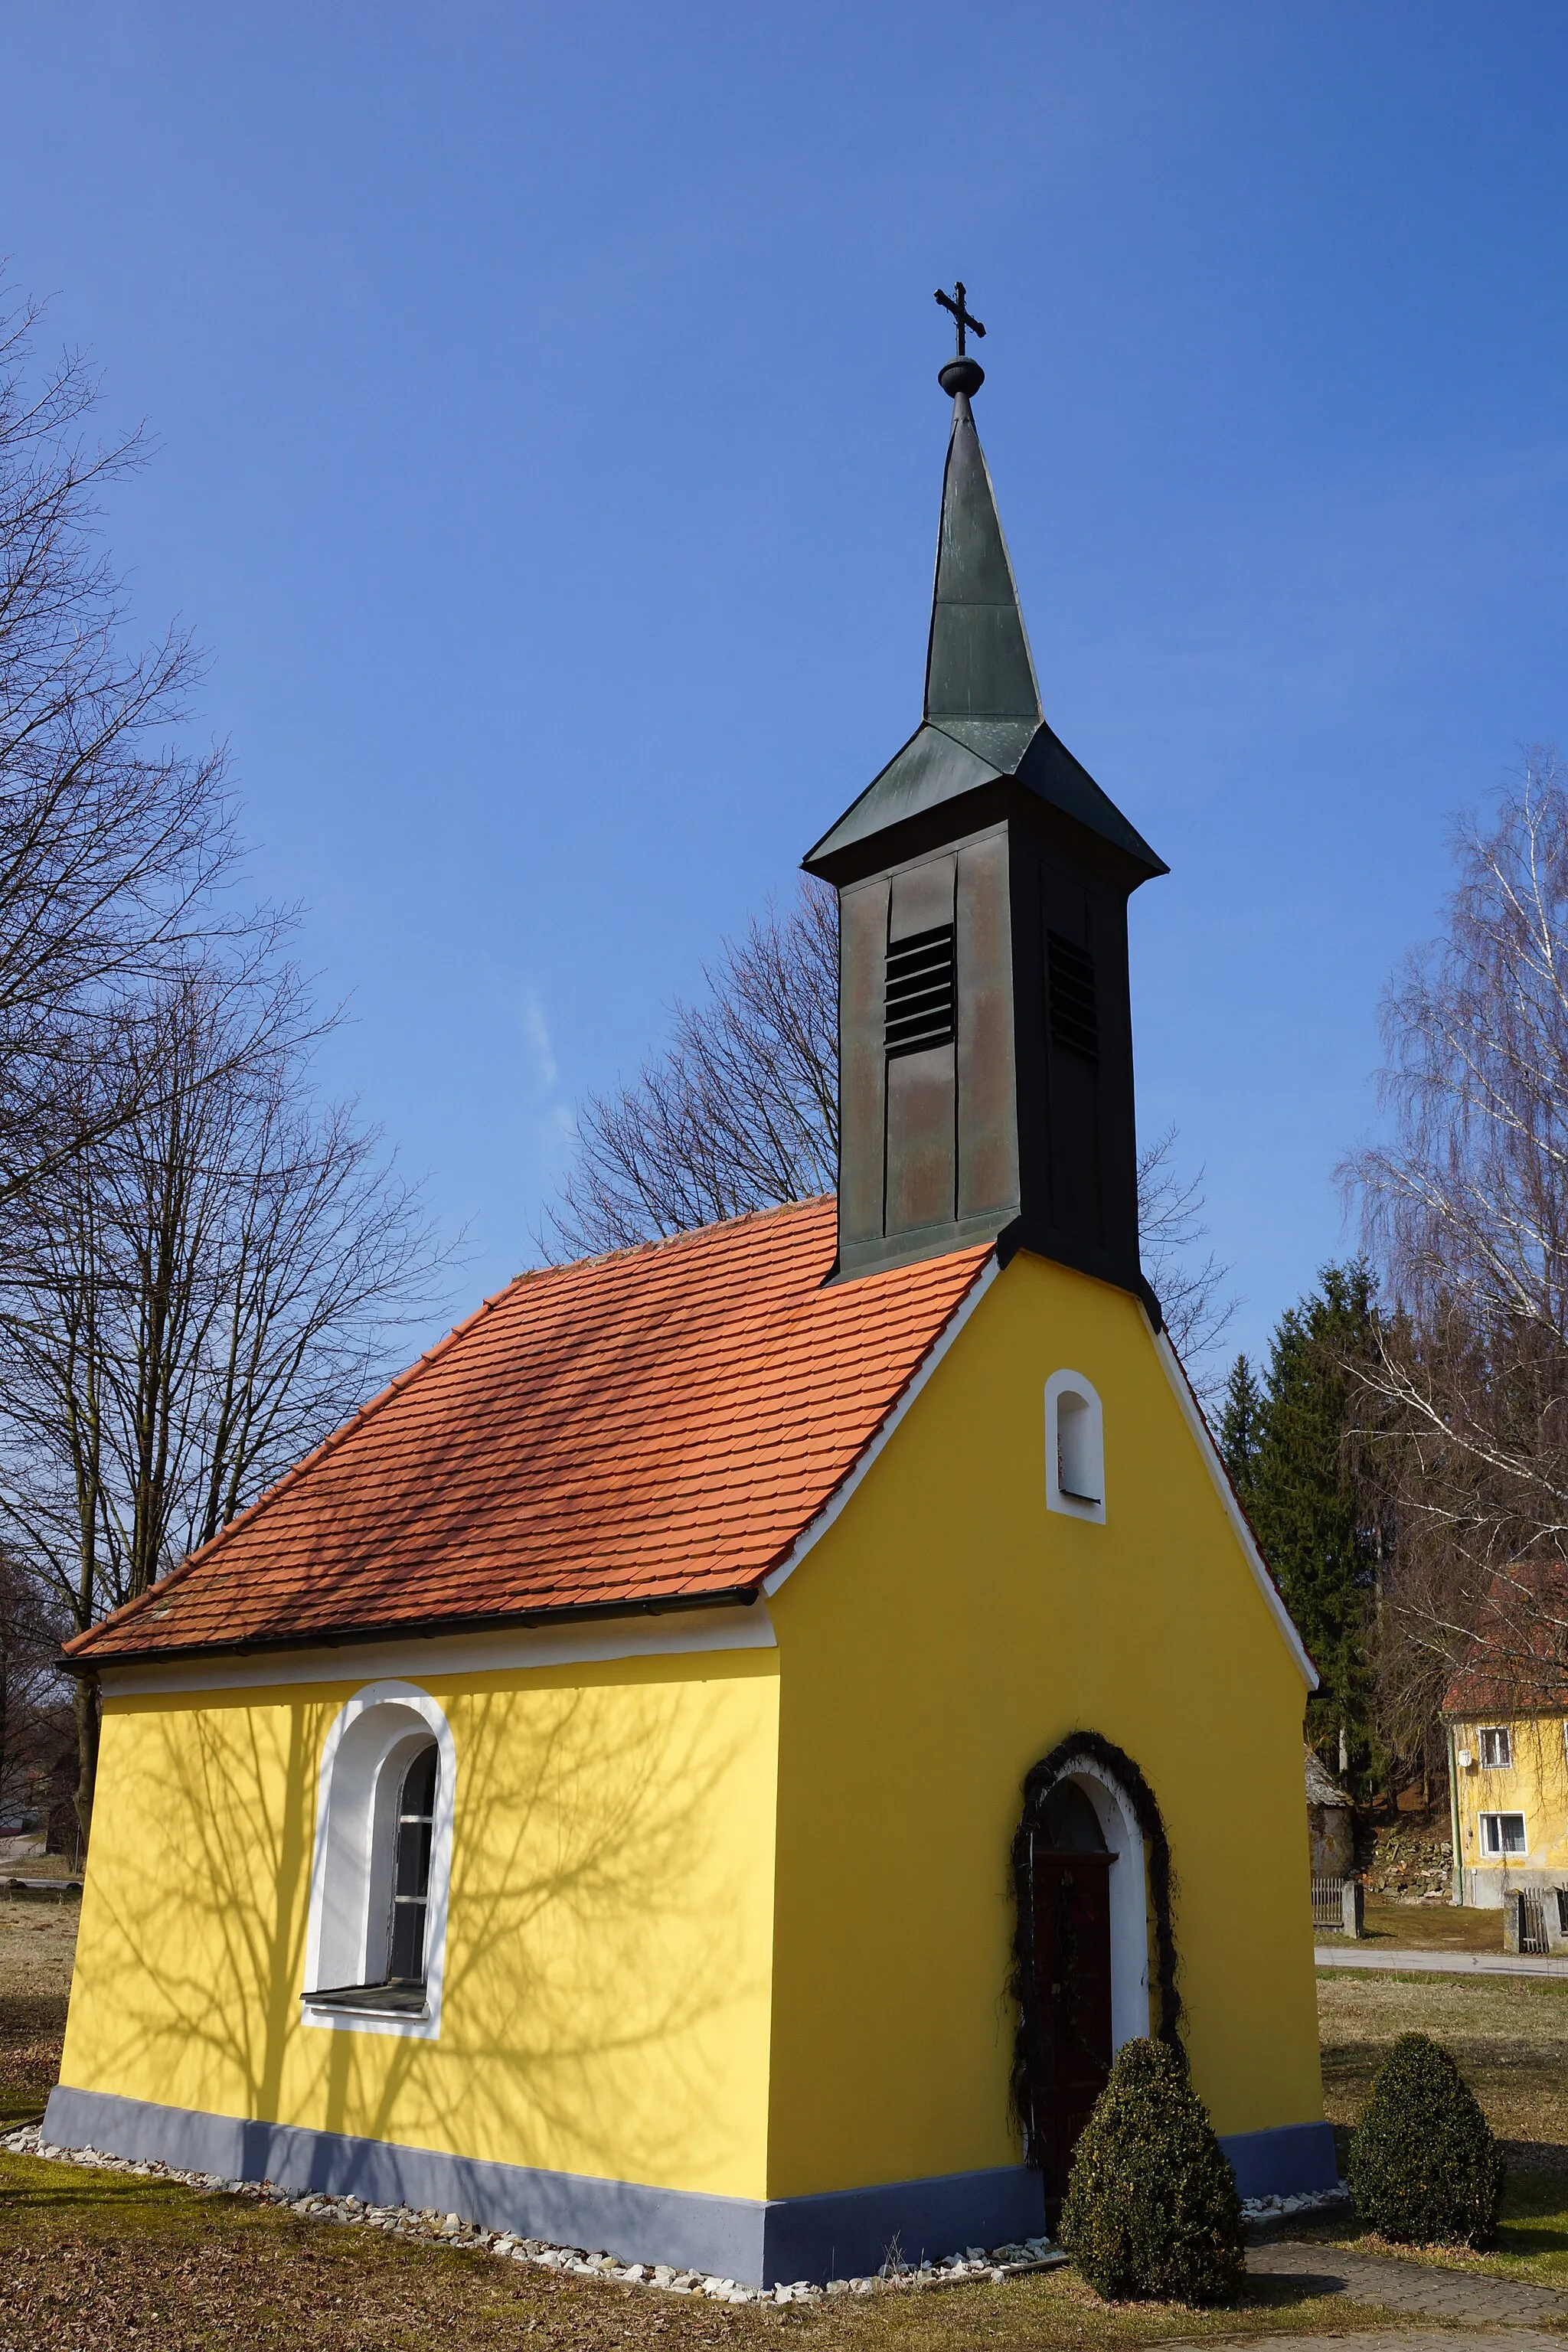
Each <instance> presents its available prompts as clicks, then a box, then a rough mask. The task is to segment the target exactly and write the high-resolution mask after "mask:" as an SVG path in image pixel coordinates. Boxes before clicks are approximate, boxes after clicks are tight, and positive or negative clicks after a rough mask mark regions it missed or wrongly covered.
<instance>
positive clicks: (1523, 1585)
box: [1443, 1562, 1568, 1945]
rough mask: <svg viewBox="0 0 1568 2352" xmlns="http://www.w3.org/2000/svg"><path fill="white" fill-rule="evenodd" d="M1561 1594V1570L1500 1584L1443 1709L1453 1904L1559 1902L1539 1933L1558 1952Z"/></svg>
mask: <svg viewBox="0 0 1568 2352" xmlns="http://www.w3.org/2000/svg"><path fill="white" fill-rule="evenodd" d="M1562 1584H1563V1577H1562V1570H1561V1569H1560V1568H1558V1567H1557V1566H1555V1565H1554V1564H1552V1563H1544V1564H1543V1563H1536V1562H1522V1563H1516V1565H1515V1566H1514V1567H1513V1568H1512V1569H1511V1570H1510V1571H1509V1572H1508V1573H1507V1574H1506V1575H1505V1576H1500V1577H1499V1578H1498V1579H1497V1580H1496V1582H1495V1583H1494V1585H1493V1587H1492V1590H1491V1591H1490V1593H1489V1597H1488V1601H1487V1608H1486V1612H1485V1615H1484V1619H1483V1622H1482V1624H1481V1626H1480V1628H1479V1632H1478V1633H1477V1636H1476V1640H1475V1643H1474V1644H1473V1648H1472V1651H1471V1654H1470V1655H1469V1657H1468V1659H1467V1660H1466V1662H1465V1663H1464V1664H1463V1665H1462V1666H1461V1667H1460V1669H1459V1671H1458V1673H1457V1674H1456V1675H1454V1678H1453V1680H1452V1681H1451V1683H1450V1684H1449V1686H1448V1689H1447V1694H1446V1696H1445V1698H1444V1702H1443V1720H1444V1725H1445V1727H1446V1729H1447V1742H1448V1780H1449V1786H1450V1789H1451V1790H1452V1792H1453V1795H1452V1809H1453V1832H1454V1900H1455V1902H1456V1903H1468V1904H1475V1905H1478V1906H1481V1907H1483V1908H1500V1907H1501V1906H1502V1905H1503V1903H1504V1901H1505V1900H1506V1898H1507V1896H1508V1895H1510V1893H1512V1892H1516V1891H1519V1890H1521V1889H1522V1890H1526V1891H1528V1892H1529V1893H1530V1894H1531V1895H1542V1894H1544V1895H1550V1896H1551V1897H1552V1901H1551V1902H1550V1903H1548V1904H1547V1905H1546V1906H1544V1908H1543V1910H1542V1924H1541V1927H1540V1931H1539V1932H1540V1933H1541V1934H1542V1936H1546V1937H1549V1938H1550V1940H1551V1941H1552V1943H1553V1945H1555V1944H1556V1943H1557V1942H1559V1941H1561V1940H1563V1938H1568V1656H1565V1654H1564V1627H1565V1626H1568V1595H1564V1594H1563V1590H1562ZM1560 1891H1561V1892H1562V1894H1563V1896H1564V1898H1565V1899H1564V1900H1563V1902H1562V1903H1561V1904H1559V1903H1558V1901H1557V1900H1556V1896H1557V1895H1558V1893H1559V1892H1560ZM1560 1915H1561V1916H1560Z"/></svg>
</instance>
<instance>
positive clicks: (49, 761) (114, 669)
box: [0, 303, 234, 1209]
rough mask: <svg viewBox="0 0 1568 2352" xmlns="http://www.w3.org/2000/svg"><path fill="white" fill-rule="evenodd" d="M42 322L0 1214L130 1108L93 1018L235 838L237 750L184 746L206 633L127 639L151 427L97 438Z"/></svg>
mask: <svg viewBox="0 0 1568 2352" xmlns="http://www.w3.org/2000/svg"><path fill="white" fill-rule="evenodd" d="M37 324H38V312H37V309H36V307H34V306H32V305H29V304H25V303H24V304H14V305H13V306H12V307H11V308H10V309H9V310H0V1209H3V1208H4V1207H5V1204H6V1203H7V1202H11V1201H13V1200H15V1199H16V1198H18V1197H19V1196H20V1195H21V1194H22V1193H24V1192H26V1189H27V1187H28V1186H29V1185H30V1184H31V1183H32V1182H33V1181H35V1180H36V1178H37V1176H38V1175H39V1174H40V1172H43V1171H48V1170H49V1169H52V1168H54V1167H57V1166H58V1165H59V1164H61V1162H62V1160H64V1159H65V1158H67V1157H68V1155H69V1153H70V1152H71V1151H72V1150H74V1149H76V1148H77V1146H78V1145H79V1143H80V1142H81V1141H82V1140H83V1139H84V1134H83V1129H82V1125H81V1122H82V1118H83V1116H84V1114H90V1118H91V1119H92V1121H93V1125H92V1126H91V1127H90V1128H89V1129H88V1131H87V1132H88V1133H89V1134H91V1133H100V1132H103V1131H104V1130H105V1129H106V1128H107V1127H109V1126H111V1125H112V1124H113V1122H114V1120H115V1119H116V1118H119V1117H121V1115H123V1113H124V1112H125V1110H126V1109H127V1108H129V1107H130V1106H128V1105H127V1103H126V1101H125V1098H124V1094H123V1089H122V1088H116V1087H110V1086H108V1085H106V1084H105V1083H104V1079H105V1076H106V1073H105V1070H104V1068H103V1066H102V1065H101V1064H100V1065H98V1066H97V1067H96V1071H95V1070H94V1057H95V1055H96V1052H97V1044H98V1032H97V1025H96V1024H97V1023H98V1022H99V1021H100V1019H101V1018H102V1017H103V1015H104V1013H105V1012H106V1010H110V1009H111V1008H112V1006H113V1005H114V1003H116V1002H118V1001H119V1000H120V999H121V998H122V997H123V995H124V994H125V992H127V991H128V990H133V989H134V988H136V987H138V986H140V985H142V983H144V982H146V981H147V979H148V978H149V977H150V976H151V975H153V973H155V972H157V971H160V970H161V969H163V967H164V966H165V965H166V964H167V963H169V962H170V961H171V960H174V961H177V960H178V959H179V958H180V957H182V956H183V955H184V954H185V953H186V952H187V950H188V948H189V945H190V943H191V941H192V940H193V938H195V937H196V936H199V935H207V934H210V933H211V932H212V931H213V930H214V929H216V928H217V927H218V922H219V918H218V916H217V912H216V900H215V896H214V894H215V890H216V886H217V885H218V883H219V882H220V881H221V880H222V879H223V878H224V877H225V876H226V874H227V872H228V870H229V867H230V865H231V861H232V857H233V852H234V842H233V835H232V831H231V822H230V811H229V808H228V806H227V803H226V797H225V793H224V790H223V755H222V753H221V752H219V751H214V752H210V753H208V754H207V755H205V757H200V758H194V757H192V756H190V755H189V754H188V753H186V752H185V751H184V750H183V749H182V748H181V747H180V745H179V742H178V740H177V736H178V731H179V730H180V728H181V726H182V725H183V723H184V719H185V717H186V705H187V701H188V698H189V695H190V691H191V688H192V687H193V685H194V683H195V678H196V677H197V674H198V667H199V665H198V664H197V661H196V658H195V653H194V651H193V647H192V644H191V641H190V639H189V637H188V636H186V635H183V634H181V633H180V632H178V631H174V630H171V631H170V632H168V633H167V634H166V635H164V636H163V638H162V639H161V640H159V641H158V642H156V643H155V644H153V645H152V646H146V647H142V648H140V649H129V650H128V649H127V646H126V644H125V625H126V604H125V598H124V595H123V593H122V591H121V585H120V583H119V582H118V581H117V580H116V578H115V577H114V575H113V574H112V572H110V568H109V565H108V562H107V559H106V558H105V557H104V555H103V554H102V552H101V551H100V548H99V545H98V542H97V527H98V521H99V515H98V500H99V498H100V495H101V493H102V491H103V490H104V488H106V486H107V485H108V484H110V482H111V481H113V480H115V479H116V478H120V477H122V476H123V475H124V474H125V473H126V472H127V471H128V470H129V469H131V468H132V467H134V466H135V465H136V464H138V463H139V462H140V457H141V454H142V451H141V442H140V436H138V435H132V436H130V437H129V438H127V439H123V440H121V441H120V442H119V443H117V444H115V445H113V446H109V447H102V446H89V443H88V442H87V440H86V438H85V433H86V427H87V424H88V420H89V416H90V414H91V412H92V409H93V407H94V405H95V404H96V400H97V386H96V383H95V382H94V379H93V377H92V375H91V373H90V372H89V368H88V366H87V364H86V362H85V361H84V360H83V359H82V357H81V356H80V355H79V354H73V353H68V354H67V355H66V356H65V357H64V358H62V359H61V360H60V361H59V362H58V363H57V364H56V365H55V366H54V367H53V368H51V369H47V370H46V371H44V372H43V373H42V375H41V376H40V375H39V373H38V372H37V370H36V368H35V366H34V363H33V344H34V341H35V338H36V331H37ZM89 1075H91V1076H93V1080H94V1082H93V1083H91V1084H89V1083H87V1080H88V1078H89Z"/></svg>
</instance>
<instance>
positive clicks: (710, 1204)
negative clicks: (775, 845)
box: [543, 877, 1236, 1387]
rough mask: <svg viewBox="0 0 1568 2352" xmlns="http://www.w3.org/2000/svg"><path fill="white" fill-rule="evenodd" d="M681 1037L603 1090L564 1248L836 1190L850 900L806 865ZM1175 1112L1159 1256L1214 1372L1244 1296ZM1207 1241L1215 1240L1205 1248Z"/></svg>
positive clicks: (1143, 1182) (1171, 1304)
mask: <svg viewBox="0 0 1568 2352" xmlns="http://www.w3.org/2000/svg"><path fill="white" fill-rule="evenodd" d="M703 979H704V981H705V982H706V984H707V986H706V994H705V995H704V997H703V999H702V1001H701V1002H700V1003H699V1004H697V1005H689V1004H677V1006H676V1007H675V1013H674V1018H673V1024H672V1034H671V1036H670V1039H669V1042H668V1045H666V1046H665V1047H664V1048H663V1050H662V1051H661V1052H659V1053H658V1054H655V1055H650V1056H649V1058H648V1059H647V1061H646V1062H645V1063H644V1064H643V1066H642V1069H641V1070H640V1072H639V1073H638V1075H637V1077H636V1078H635V1079H633V1081H632V1082H631V1084H630V1085H629V1086H626V1087H619V1088H617V1089H616V1091H614V1092H612V1093H610V1094H605V1095H591V1096H590V1097H588V1100H587V1102H586V1103H585V1105H584V1108H583V1110H582V1111H581V1113H580V1114H579V1117H578V1121H577V1157H576V1160H575V1162H574V1165H573V1167H572V1169H571V1170H570V1171H569V1172H568V1174H567V1176H566V1178H565V1180H564V1181H563V1184H562V1186H561V1188H560V1200H559V1203H558V1205H557V1206H556V1207H554V1208H553V1209H552V1210H550V1211H549V1212H547V1218H548V1223H549V1227H550V1231H549V1234H548V1236H547V1237H546V1239H545V1241H544V1243H543V1246H544V1248H545V1251H546V1254H547V1255H551V1256H559V1257H572V1256H589V1255H595V1253H597V1252H599V1251H602V1250H612V1249H628V1248H631V1247H633V1246H635V1244H637V1243H638V1242H645V1241H651V1240H656V1239H658V1238H661V1237H664V1236H666V1235H668V1234H677V1233H686V1232H689V1230H690V1229H691V1228H692V1227H693V1226H695V1225H703V1224H709V1223H714V1222H715V1221H717V1220H718V1219H720V1218H723V1217H736V1216H742V1215H744V1214H746V1213H748V1212H749V1211H751V1210H754V1209H766V1208H772V1207H773V1206H775V1205H776V1204H777V1203H778V1202H783V1201H799V1200H809V1199H810V1198H812V1197H813V1196H814V1195H816V1194H817V1193H820V1192H831V1191H832V1189H833V1187H834V1185H835V1184H836V1183H837V1170H838V901H837V893H836V892H835V891H834V890H833V889H831V888H830V887H829V886H828V885H827V884H826V883H825V882H819V881H816V880H814V879H812V878H810V877H807V878H805V880H804V881H803V883H802V885H801V889H800V893H799V896H798V898H796V899H795V903H794V905H793V906H791V907H789V908H786V909H785V910H784V911H783V912H781V911H780V910H779V909H778V908H776V907H773V906H770V907H769V908H768V910H767V913H766V914H765V915H764V916H763V919H762V920H761V921H760V922H759V921H752V923H751V924H750V926H749V927H748V929H747V932H746V936H745V938H744V939H743V940H740V941H738V942H737V941H732V940H725V941H724V942H723V943H722V945H721V948H720V950H719V955H718V958H717V960H716V961H715V962H714V963H713V964H712V965H711V966H710V967H705V969H704V971H703ZM1175 1150H1176V1130H1175V1129H1174V1128H1170V1129H1167V1130H1166V1132H1165V1133H1164V1134H1163V1136H1161V1137H1160V1138H1159V1139H1157V1140H1156V1141H1155V1142H1154V1143H1152V1144H1151V1145H1150V1146H1148V1147H1147V1149H1146V1150H1144V1151H1143V1152H1142V1153H1141V1155H1140V1157H1139V1162H1138V1205H1139V1219H1140V1225H1141V1229H1142V1249H1143V1258H1144V1264H1145V1266H1146V1268H1147V1270H1148V1273H1149V1277H1150V1280H1151V1281H1152V1284H1153V1286H1154V1288H1155V1290H1156V1291H1157V1293H1158V1294H1159V1297H1160V1302H1161V1305H1162V1307H1163V1308H1164V1311H1165V1318H1166V1322H1167V1325H1168V1327H1169V1328H1170V1332H1171V1337H1172V1339H1173V1343H1174V1345H1175V1347H1176V1349H1178V1351H1179V1352H1180V1353H1181V1354H1182V1355H1183V1356H1184V1358H1185V1359H1186V1360H1187V1361H1188V1365H1189V1369H1190V1370H1194V1377H1196V1378H1197V1379H1198V1381H1199V1385H1200V1387H1202V1386H1204V1385H1205V1367H1206V1366H1207V1365H1208V1364H1209V1363H1210V1362H1211V1361H1212V1359H1213V1355H1214V1351H1215V1349H1216V1348H1217V1347H1218V1345H1219V1342H1220V1340H1221V1339H1223V1337H1224V1335H1225V1331H1226V1327H1227V1325H1228V1324H1229V1321H1230V1318H1231V1317H1232V1315H1233V1314H1234V1312H1235V1308H1236V1301H1235V1299H1234V1298H1232V1297H1227V1296H1226V1293H1225V1284H1226V1268H1225V1267H1224V1266H1223V1265H1221V1264H1220V1263H1219V1261H1218V1260H1217V1259H1216V1258H1215V1255H1214V1253H1213V1252H1212V1251H1203V1249H1202V1245H1203V1244H1204V1243H1205V1241H1206V1240H1207V1238H1208V1234H1207V1228H1206V1227H1205V1224H1204V1223H1203V1206H1204V1202H1203V1190H1202V1186H1203V1173H1202V1171H1201V1170H1200V1171H1198V1174H1197V1175H1196V1176H1195V1177H1193V1178H1186V1179H1184V1178H1183V1177H1181V1176H1180V1175H1178V1173H1177V1172H1176V1168H1175ZM1200 1253H1201V1254H1200Z"/></svg>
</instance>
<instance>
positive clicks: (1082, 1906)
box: [1013, 1732, 1180, 2223]
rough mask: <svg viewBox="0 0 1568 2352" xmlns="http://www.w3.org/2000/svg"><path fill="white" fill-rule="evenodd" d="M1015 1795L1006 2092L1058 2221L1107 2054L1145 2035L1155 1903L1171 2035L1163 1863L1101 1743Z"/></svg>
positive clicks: (1156, 1829)
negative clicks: (1017, 1818)
mask: <svg viewBox="0 0 1568 2352" xmlns="http://www.w3.org/2000/svg"><path fill="white" fill-rule="evenodd" d="M1024 1796H1025V1802H1024V1817H1023V1820H1022V1822H1020V1823H1019V1827H1018V1835H1017V1838H1016V1843H1015V1846H1014V1874H1015V1883H1016V1894H1017V1904H1018V1918H1017V1938H1016V1968H1015V1975H1014V1991H1015V1993H1016V1997H1017V2000H1018V2005H1019V2031H1018V2043H1017V2051H1016V2057H1015V2063H1014V2072H1013V2092H1014V2103H1015V2105H1016V2110H1017V2113H1018V2116H1019V2120H1020V2121H1021V2123H1022V2124H1023V2127H1024V2137H1025V2145H1026V2154H1027V2157H1028V2160H1029V2162H1030V2163H1031V2164H1032V2165H1033V2166H1035V2167H1036V2168H1037V2169H1038V2170H1039V2172H1040V2173H1041V2175H1042V2177H1043V2185H1044V2189H1045V2198H1046V2209H1047V2219H1048V2220H1049V2221H1052V2222H1053V2223H1054V2221H1055V2219H1056V2214H1057V2210H1058V2207H1059V2205H1060V2201H1061V2199H1062V2197H1063V2196H1064V2195H1065V2193H1066V2190H1067V2181H1068V2170H1069V2168H1070V2166H1071V2163H1072V2155H1073V2150H1074V2148H1075V2147H1076V2146H1077V2144H1078V2139H1079V2133H1080V2132H1081V2131H1082V2129H1083V2126H1084V2125H1085V2124H1086V2123H1087V2121H1088V2120H1089V2111H1090V2109H1091V2108H1092V2107H1093V2105H1094V2103H1095V2101H1096V2099H1097V2098H1098V2097H1099V2096H1100V2092H1101V2091H1102V2090H1103V2089H1104V2087H1105V2082H1106V2077H1107V2075H1108V2074H1110V2065H1111V2061H1112V2058H1113V2057H1114V2055H1115V2053H1116V2052H1117V2051H1118V2050H1119V2049H1120V2048H1121V2044H1122V2043H1123V2042H1126V2041H1129V2040H1131V2038H1132V2037H1133V2036H1135V2035H1140V2034H1145V2033H1147V2032H1149V2031H1150V1957H1151V1954H1150V1939H1151V1908H1152V1912H1153V1914H1154V1917H1153V1922H1152V1925H1153V1930H1154V1941H1155V1944H1156V1945H1157V1947H1158V1949H1159V1955H1160V1978H1161V1984H1160V1995H1161V1998H1160V2003H1159V2009H1160V2025H1159V2031H1160V2032H1162V2033H1163V2034H1164V2035H1165V2036H1166V2037H1167V2038H1169V2039H1174V2038H1175V2032H1176V2022H1177V2019H1178V2017H1179V2014H1180V2003H1179V2001H1178V2000H1177V1999H1176V1996H1175V1986H1174V1951H1173V1948H1172V1943H1171V1934H1170V1918H1169V1882H1170V1854H1169V1850H1168V1847H1167V1845H1166V1841H1165V1836H1164V1831H1163V1824H1162V1823H1161V1821H1160V1817H1159V1811H1158V1808H1157V1807H1156V1806H1155V1804H1154V1801H1153V1798H1152V1793H1151V1791H1150V1790H1149V1789H1148V1787H1147V1785H1146V1784H1145V1782H1144V1780H1143V1777H1142V1773H1141V1772H1140V1771H1139V1770H1138V1768H1137V1766H1136V1765H1135V1764H1133V1763H1132V1761H1131V1758H1129V1757H1126V1756H1124V1755H1123V1754H1122V1753H1121V1750H1120V1749H1119V1748H1113V1747H1112V1746H1111V1745H1110V1741H1108V1740H1105V1739H1102V1738H1100V1737H1099V1735H1098V1734H1095V1733H1092V1732H1079V1733H1076V1734H1074V1735H1073V1736H1072V1738H1070V1739H1068V1740H1064V1741H1063V1742H1062V1744H1061V1746H1060V1747H1058V1748H1056V1749H1054V1750H1053V1751H1052V1753H1051V1755H1050V1756H1048V1757H1047V1758H1046V1759H1044V1760H1043V1762H1041V1763H1040V1764H1037V1766H1036V1767H1035V1769H1033V1771H1031V1772H1030V1774H1029V1775H1028V1778H1027V1780H1026V1782H1025V1790H1024ZM1146 1836H1147V1839H1148V1841H1149V1843H1146V1842H1145V1841H1146ZM1151 1895H1152V1898H1153V1900H1152V1905H1151Z"/></svg>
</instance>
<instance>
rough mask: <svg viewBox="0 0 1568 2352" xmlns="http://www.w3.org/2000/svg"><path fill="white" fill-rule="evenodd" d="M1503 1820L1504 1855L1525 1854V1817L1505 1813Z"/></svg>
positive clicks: (1519, 1814) (1520, 1814)
mask: <svg viewBox="0 0 1568 2352" xmlns="http://www.w3.org/2000/svg"><path fill="white" fill-rule="evenodd" d="M1501 1819H1502V1850H1503V1852H1504V1853H1523V1852H1524V1815H1523V1814H1522V1813H1504V1814H1503V1815H1502V1817H1501Z"/></svg>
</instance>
